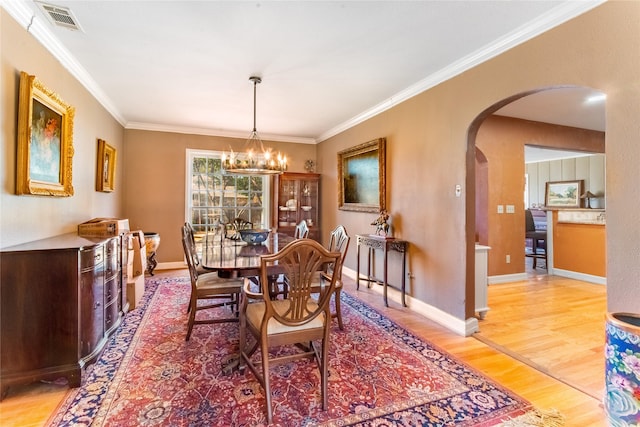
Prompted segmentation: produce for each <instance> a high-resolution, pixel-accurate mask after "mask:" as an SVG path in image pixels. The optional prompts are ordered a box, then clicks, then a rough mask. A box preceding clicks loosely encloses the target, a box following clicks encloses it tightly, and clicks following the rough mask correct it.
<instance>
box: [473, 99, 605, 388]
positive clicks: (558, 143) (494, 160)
mask: <svg viewBox="0 0 640 427" xmlns="http://www.w3.org/2000/svg"><path fill="white" fill-rule="evenodd" d="M553 91H558V92H562V93H560V95H563V94H569V92H575V94H580V96H582V97H584V94H586V93H592V92H593V91H592V90H590V89H586V88H567V87H562V88H544V89H540V90H538V91H532V92H527V93H523V94H518V95H515V96H514V97H511V98H509V99H505V100H503V101H501V102H499V103H496V104H495V105H493V106H491V107H489V108H487V109H486V110H485V111H483V112H482V113H481V114H480V115H478V117H477V118H476V119H475V120H474V122H473V124H472V125H471V127H470V130H469V139H468V149H469V150H470V151H471V152H472V153H474V154H475V155H474V159H473V162H471V156H468V158H467V172H468V175H469V176H473V177H475V182H474V186H475V196H474V200H467V206H468V207H470V206H473V207H474V208H475V211H474V212H473V218H468V220H469V221H471V222H472V223H473V224H474V225H473V227H474V229H473V233H469V234H468V239H470V238H475V241H477V242H479V243H482V244H484V245H488V246H491V247H492V249H491V251H493V252H494V253H493V255H494V260H493V261H494V264H496V265H497V264H502V266H501V267H504V266H505V265H507V264H508V262H509V260H511V263H512V264H511V265H507V268H509V269H510V270H509V269H507V270H506V271H507V273H506V274H504V277H507V280H505V282H504V283H510V282H509V280H511V282H516V281H518V280H524V281H526V275H525V274H524V255H523V251H522V249H523V246H524V244H523V242H524V206H525V201H524V200H523V199H524V194H523V192H524V191H523V190H524V183H525V173H524V170H525V166H524V146H525V145H537V146H545V145H546V146H549V147H552V148H570V149H574V148H575V147H574V146H566V147H564V146H562V137H563V136H564V135H571V134H576V135H577V136H576V138H575V139H585V138H587V139H588V138H590V137H593V138H594V139H599V140H601V143H602V147H601V151H602V152H603V151H604V129H602V131H598V130H592V129H583V128H579V127H577V126H578V124H577V123H569V124H572V125H573V126H566V125H563V124H562V123H560V122H558V121H556V123H546V122H541V121H539V120H543V118H538V117H536V116H535V115H534V116H531V117H530V118H529V117H527V116H524V115H522V116H513V117H502V116H500V117H497V115H496V113H497V112H500V111H504V110H502V109H503V107H505V106H508V105H509V104H510V103H512V102H514V101H517V100H522V101H526V98H527V97H532V98H535V94H537V93H545V94H548V93H551V92H553ZM576 96H577V95H576ZM567 100H568V101H567V104H566V105H562V106H560V105H554V106H552V107H551V106H547V107H546V109H545V107H544V105H543V104H540V103H537V102H533V103H532V104H533V105H534V108H538V109H544V111H543V113H548V112H549V110H554V109H560V108H562V109H570V108H571V103H572V102H573V108H574V109H575V111H579V110H580V105H577V104H576V101H575V97H574V98H573V99H572V97H571V96H567ZM536 101H537V100H536ZM518 102H520V101H518ZM600 108H601V109H600V114H602V118H601V119H602V123H604V109H603V108H604V106H603V104H602V105H601V107H600ZM521 111H524V110H523V109H521ZM484 126H487V127H488V128H490V131H488V130H487V128H483V127H484ZM518 127H520V129H518ZM524 127H528V128H540V129H543V131H542V132H539V134H538V135H537V136H536V137H532V136H531V135H532V134H531V133H527V132H522V129H521V128H524ZM556 129H557V132H556ZM498 131H503V132H504V134H501V135H499V136H498V137H496V140H497V143H496V146H490V145H487V144H483V138H485V142H486V138H487V137H488V136H487V135H489V136H495V135H496V132H498ZM555 133H557V135H556V134H555ZM505 135H506V136H505ZM523 136H524V137H523ZM568 140H569V139H567V141H568ZM581 148H582V149H586V148H585V147H581ZM501 154H504V156H505V157H504V158H501V157H500V155H501ZM602 155H603V156H604V154H602ZM492 168H497V169H498V170H499V173H498V174H497V175H499V176H501V177H502V178H503V181H500V180H497V179H495V175H496V174H495V173H493V174H492V172H491V169H492ZM485 170H488V171H489V172H486V171H485ZM493 172H495V171H493ZM581 173H584V171H582V172H581ZM603 173H604V171H603ZM485 174H487V175H488V178H483V175H485ZM549 179H550V178H549V177H547V178H545V180H549ZM587 180H588V178H587ZM485 181H486V184H485ZM602 181H603V182H604V178H603V180H602ZM485 185H486V188H483V186H485ZM501 187H505V188H507V190H504V189H502V188H501ZM587 189H588V187H587ZM481 209H486V211H484V212H479V210H481ZM467 212H470V209H468V210H467ZM469 216H470V215H469ZM516 227H520V229H519V231H514V230H516ZM496 228H497V229H498V233H499V237H498V238H494V239H492V238H491V236H492V233H494V232H496ZM500 228H504V229H502V230H501V229H500ZM520 234H522V236H521V237H522V238H520ZM485 235H486V236H488V237H483V236H485ZM514 236H515V237H514ZM483 239H484V241H483ZM510 239H512V241H510V242H509V241H508V240H510ZM467 243H468V245H470V244H471V243H472V242H470V241H468V242H467ZM510 244H511V246H509V245H510ZM491 251H490V252H491ZM517 251H521V253H522V255H518V256H514V252H517ZM514 261H515V265H513V264H514ZM468 271H469V270H468ZM493 271H494V274H495V271H497V269H496V268H495V265H494V270H493ZM491 275H492V274H491V272H490V273H489V276H491ZM498 275H500V272H498ZM523 278H524V279H523ZM497 283H500V282H497ZM573 285H575V284H572V286H573ZM498 286H500V285H498ZM576 286H579V285H576ZM593 286H600V289H599V291H600V292H602V295H603V296H604V297H603V298H604V299H605V300H606V289H604V288H603V287H602V286H601V285H593ZM470 288H471V287H468V288H467V294H468V295H467V296H468V297H469V298H471V293H472V292H473V291H474V289H470ZM532 288H533V287H531V288H529V289H532ZM543 288H544V287H543V286H538V287H537V290H540V289H543ZM518 289H519V292H527V287H526V286H523V287H521V288H518ZM491 305H492V304H491V299H490V300H489V306H490V307H491ZM491 310H492V311H490V312H489V314H488V315H487V321H489V322H490V321H491V320H492V318H491V317H492V314H493V317H494V319H495V318H500V316H499V315H498V314H499V313H495V312H493V310H494V308H493V307H491ZM585 310H589V308H588V307H586V308H585ZM598 310H600V308H598ZM516 314H517V315H518V316H520V317H521V318H525V317H526V318H527V321H528V322H529V323H530V324H536V325H537V327H538V331H542V330H544V331H545V336H549V334H547V333H546V332H549V333H553V330H554V329H559V328H565V329H566V325H559V326H558V325H552V326H550V327H547V326H545V324H544V323H543V321H542V320H540V319H536V318H534V316H535V313H533V312H531V313H529V312H522V313H516ZM603 315H604V310H603V312H602V313H598V315H597V316H596V317H597V318H598V316H599V317H600V318H601V317H602V316H603ZM505 319H506V317H505ZM509 323H510V322H509V321H505V322H503V323H502V324H501V325H500V328H501V329H502V330H505V329H507V328H508V327H509ZM514 324H515V322H514ZM486 325H487V324H485V326H486ZM556 326H557V327H556ZM580 326H582V325H580ZM520 327H522V326H520ZM479 328H480V333H479V334H478V335H479V336H482V330H483V321H482V320H481V321H480V322H479ZM547 330H548V331H547ZM594 330H596V331H599V330H601V327H598V326H596V327H595V328H594ZM521 332H522V333H519V331H516V332H514V333H513V336H522V337H523V340H524V341H526V340H527V339H529V341H531V342H535V341H536V339H537V338H536V337H539V336H541V335H542V334H540V335H536V334H534V333H532V335H531V336H530V338H527V333H528V332H531V331H525V330H523V331H521ZM580 336H581V331H580V330H579V327H578V326H576V330H575V333H573V334H572V335H571V339H572V340H574V339H575V340H576V341H575V342H576V343H577V344H580V343H579V342H578V340H580ZM585 340H591V337H585ZM597 340H598V339H596V340H595V341H596V343H595V344H594V342H593V341H592V340H591V341H589V342H586V341H585V346H588V347H590V348H593V347H594V345H595V346H596V347H597V346H598V342H597ZM493 344H495V345H494V346H495V347H496V348H498V349H500V350H501V351H504V352H505V353H509V354H511V355H512V356H514V357H517V358H519V359H521V360H522V361H524V362H527V363H529V364H531V365H532V366H534V367H536V368H537V369H540V370H543V371H545V372H547V373H549V374H551V375H552V376H556V377H558V378H565V379H566V378H567V377H569V380H567V382H568V383H571V378H570V376H567V375H565V373H563V372H554V369H555V368H556V366H555V365H553V366H546V365H545V364H544V363H537V360H538V359H536V358H535V356H536V355H533V356H532V355H531V354H518V350H520V349H521V348H523V347H518V346H517V345H512V344H513V343H512V342H495V343H493ZM541 345H544V344H541ZM513 349H516V350H513ZM555 350H556V349H555V348H554V351H555ZM546 353H547V354H551V353H553V351H551V352H549V351H547V352H546ZM594 355H595V357H602V355H600V354H599V353H598V352H594ZM542 360H544V359H542ZM566 362H567V363H570V362H571V361H570V360H568V361H566ZM602 363H603V361H602V360H600V361H596V366H599V365H601V364H602ZM595 371H596V373H598V374H599V370H598V369H597V368H596V369H595ZM571 385H574V386H576V388H578V389H582V390H583V391H584V388H588V387H582V386H581V385H580V384H578V383H575V384H571ZM594 389H597V387H595V388H594V387H592V388H591V390H594ZM590 394H597V392H593V393H590Z"/></svg>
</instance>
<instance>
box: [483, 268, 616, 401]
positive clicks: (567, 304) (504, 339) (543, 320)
mask: <svg viewBox="0 0 640 427" xmlns="http://www.w3.org/2000/svg"><path fill="white" fill-rule="evenodd" d="M540 271H543V272H544V270H540V269H538V270H537V271H536V272H533V271H529V280H527V281H523V282H515V283H506V284H496V285H490V286H489V289H488V296H489V307H492V309H491V310H490V311H489V312H488V313H487V316H486V318H485V319H484V320H481V321H480V322H479V323H480V332H479V333H478V334H476V338H478V339H481V340H482V341H484V342H486V343H488V344H489V345H492V346H494V347H496V348H498V349H500V350H501V351H504V352H506V353H507V354H511V355H513V356H514V357H517V358H518V359H520V360H522V361H523V362H525V363H528V364H530V365H531V366H534V367H536V368H537V369H538V370H540V371H542V372H546V373H548V374H549V375H551V376H553V377H555V378H557V379H559V380H560V381H564V382H566V383H567V384H569V385H571V386H573V387H575V388H578V389H579V390H582V391H584V392H585V393H587V394H589V395H591V396H593V397H594V398H595V399H602V397H603V396H604V342H605V313H606V286H603V285H597V284H593V283H587V282H582V281H579V280H572V279H567V278H563V277H559V276H547V275H546V274H540ZM493 308H495V309H493Z"/></svg>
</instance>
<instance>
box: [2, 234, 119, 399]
mask: <svg viewBox="0 0 640 427" xmlns="http://www.w3.org/2000/svg"><path fill="white" fill-rule="evenodd" d="M122 244H123V238H122V236H116V237H110V238H93V237H80V236H78V235H77V234H76V233H69V234H64V235H61V236H56V237H52V238H48V239H43V240H38V241H34V242H29V243H25V244H21V245H17V246H12V247H8V248H4V249H2V250H1V251H0V270H1V275H0V310H1V313H0V358H1V359H0V399H1V398H3V397H4V396H5V395H6V392H7V390H8V388H9V387H11V386H12V385H16V384H24V383H29V382H33V381H38V380H54V379H58V378H66V379H67V381H68V383H69V386H70V387H77V386H79V385H80V380H81V375H82V369H83V368H84V367H85V366H86V365H87V364H90V363H93V362H94V361H95V360H96V359H97V358H98V356H99V355H100V353H101V351H102V349H103V348H104V345H105V344H106V342H107V339H108V337H109V336H110V335H111V334H112V333H113V332H114V331H115V330H116V329H117V328H118V326H119V325H120V322H121V321H122V317H123V315H124V313H125V312H126V311H127V309H128V305H127V299H126V285H125V288H124V289H123V283H125V279H123V269H122V266H123V265H126V259H124V258H125V257H126V253H127V251H126V250H124V251H123V250H122Z"/></svg>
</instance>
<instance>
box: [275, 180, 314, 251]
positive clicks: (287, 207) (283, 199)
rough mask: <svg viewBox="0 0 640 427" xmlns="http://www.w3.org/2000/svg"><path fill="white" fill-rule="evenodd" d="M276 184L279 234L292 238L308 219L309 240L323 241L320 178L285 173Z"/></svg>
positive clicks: (276, 210) (276, 215) (276, 217)
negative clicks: (321, 232) (297, 228)
mask: <svg viewBox="0 0 640 427" xmlns="http://www.w3.org/2000/svg"><path fill="white" fill-rule="evenodd" d="M276 182H277V185H276V192H277V194H276V197H275V200H276V202H277V206H276V207H275V212H274V218H275V219H274V225H273V226H274V228H275V229H276V231H277V232H279V233H285V234H288V235H293V233H294V231H295V227H296V225H297V224H298V223H300V221H302V220H305V221H306V222H307V225H308V226H309V237H310V238H312V239H315V240H318V241H320V239H321V237H322V236H321V234H320V218H319V211H318V208H319V196H320V175H319V174H315V173H294V172H285V173H283V174H282V175H279V176H278V177H277V179H276Z"/></svg>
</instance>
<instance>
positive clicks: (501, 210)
mask: <svg viewBox="0 0 640 427" xmlns="http://www.w3.org/2000/svg"><path fill="white" fill-rule="evenodd" d="M498 213H499V214H501V213H504V206H502V205H498Z"/></svg>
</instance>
